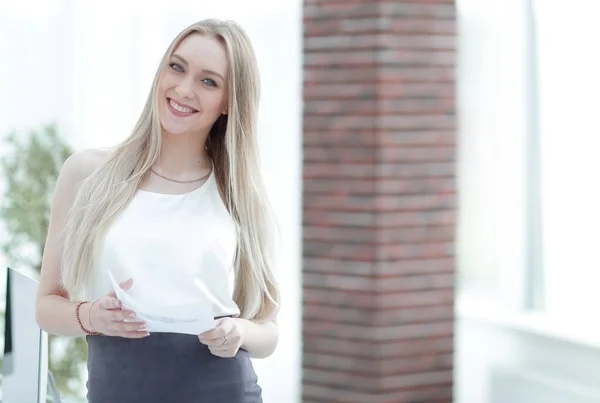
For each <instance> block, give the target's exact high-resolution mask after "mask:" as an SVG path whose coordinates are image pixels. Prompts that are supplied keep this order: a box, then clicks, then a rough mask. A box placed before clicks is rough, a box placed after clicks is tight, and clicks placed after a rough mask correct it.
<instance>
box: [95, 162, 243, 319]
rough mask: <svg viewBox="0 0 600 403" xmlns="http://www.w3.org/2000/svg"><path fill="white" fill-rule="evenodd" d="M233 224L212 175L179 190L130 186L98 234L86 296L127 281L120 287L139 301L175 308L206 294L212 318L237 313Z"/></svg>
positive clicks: (99, 294)
mask: <svg viewBox="0 0 600 403" xmlns="http://www.w3.org/2000/svg"><path fill="white" fill-rule="evenodd" d="M236 245H237V241H236V231H235V225H234V223H233V220H232V219H231V216H230V215H229V212H228V211H227V209H226V208H225V205H224V204H223V201H222V199H221V196H220V194H219V191H218V187H217V182H216V180H215V177H214V170H213V173H211V174H210V176H209V177H208V179H207V180H206V181H205V182H204V184H202V186H200V187H199V188H198V189H196V190H193V191H191V192H189V193H185V194H181V195H169V194H160V193H153V192H150V191H146V190H138V191H137V193H136V195H135V196H134V199H133V200H132V202H131V203H130V204H129V205H128V206H127V208H126V209H125V210H124V211H123V213H122V214H121V215H120V216H119V218H118V219H117V220H116V221H115V222H114V223H113V225H112V226H111V227H110V228H109V230H108V232H107V233H106V236H105V239H104V242H103V245H102V249H101V250H100V256H99V259H100V260H99V265H98V272H97V273H96V278H95V281H92V282H91V284H90V287H89V288H88V295H89V298H90V299H92V300H94V299H96V298H100V297H102V296H104V295H106V294H107V293H108V292H109V291H111V290H112V289H113V286H112V283H111V281H110V279H109V276H108V272H109V271H110V272H111V273H112V275H113V277H114V279H115V280H116V281H117V282H122V281H125V280H127V279H129V278H133V281H134V282H133V286H132V288H131V289H130V290H129V291H128V294H129V295H131V297H132V298H134V299H135V300H136V301H137V302H138V303H139V304H141V305H144V306H154V305H156V304H161V305H170V306H174V305H178V304H184V303H189V302H191V301H194V300H196V299H197V298H198V297H199V296H201V297H207V298H208V299H209V300H210V301H211V302H212V305H213V312H214V315H215V317H218V316H226V315H233V316H237V315H239V313H240V311H239V308H238V306H237V305H236V304H235V302H234V301H233V299H232V293H233V284H234V271H233V265H234V258H235V250H236Z"/></svg>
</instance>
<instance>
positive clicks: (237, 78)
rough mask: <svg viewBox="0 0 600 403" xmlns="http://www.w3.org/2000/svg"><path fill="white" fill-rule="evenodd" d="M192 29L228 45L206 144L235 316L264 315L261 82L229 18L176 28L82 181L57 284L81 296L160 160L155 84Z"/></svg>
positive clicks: (268, 276) (270, 284)
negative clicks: (227, 217) (112, 140)
mask: <svg viewBox="0 0 600 403" xmlns="http://www.w3.org/2000/svg"><path fill="white" fill-rule="evenodd" d="M192 33H200V34H204V35H212V36H214V37H215V38H217V39H218V40H220V41H221V43H223V45H224V47H225V49H226V51H227V56H228V59H229V74H228V76H229V106H228V114H227V115H221V117H219V119H217V121H216V122H215V123H214V125H213V127H212V129H211V130H210V134H209V136H208V139H207V149H208V152H209V155H210V156H211V158H212V160H213V165H214V171H215V177H216V179H217V182H218V185H219V190H220V191H221V194H222V196H223V198H224V200H225V201H226V205H227V208H228V210H229V212H230V214H231V216H232V219H233V221H234V222H235V225H236V229H237V240H238V242H237V251H236V259H235V273H236V282H235V287H234V293H233V298H234V300H235V302H236V303H237V305H238V306H239V308H240V311H241V313H240V317H243V318H246V319H266V318H268V317H270V316H271V315H272V314H274V313H275V312H276V311H277V309H278V307H279V299H280V295H279V290H278V287H277V283H276V281H275V276H274V272H273V264H274V256H273V252H274V250H273V249H274V242H273V241H274V237H273V231H274V229H275V227H274V223H275V221H274V220H273V215H272V213H271V208H270V205H269V203H268V201H267V197H266V194H265V190H264V187H263V183H262V179H261V175H260V171H259V170H260V167H259V156H258V146H257V143H256V140H257V139H256V119H257V113H258V101H259V91H260V83H259V75H258V67H257V63H256V58H255V54H254V50H253V48H252V45H251V43H250V41H249V39H248V37H247V35H246V34H245V32H244V31H243V30H242V29H241V28H240V27H239V26H238V25H237V24H235V23H234V22H231V21H218V20H213V19H210V20H204V21H200V22H198V23H195V24H192V25H190V26H189V27H187V28H185V29H184V30H183V31H182V32H181V33H180V34H179V35H177V37H176V38H175V39H174V40H173V42H171V44H170V46H169V48H168V49H167V51H166V52H165V54H164V56H163V58H162V60H161V62H160V65H159V67H158V69H157V72H156V74H155V76H154V81H153V83H152V89H151V91H150V94H149V96H148V99H147V101H146V104H145V106H144V109H143V111H142V113H141V115H140V117H139V119H138V121H137V124H136V125H135V127H134V129H133V132H132V133H131V135H130V136H129V137H128V138H127V139H125V141H123V142H122V143H121V144H119V145H118V146H117V147H116V149H115V150H114V152H112V153H111V155H110V157H109V158H108V159H107V160H106V161H105V162H103V163H102V164H101V165H100V166H99V167H98V168H97V169H96V170H95V171H94V172H93V173H92V174H91V175H90V176H89V177H88V178H86V179H85V180H84V181H82V182H81V183H80V186H79V189H78V192H77V196H76V198H75V200H74V204H73V208H72V209H71V211H70V215H69V219H68V222H67V226H66V233H65V246H64V251H63V255H62V267H61V274H62V286H63V288H64V289H65V290H66V291H67V292H68V293H69V295H70V296H71V298H85V289H86V285H87V284H88V282H90V281H93V278H94V275H95V270H96V266H97V261H98V252H99V249H100V245H101V244H102V240H103V238H104V234H105V233H106V230H107V229H108V227H109V226H110V225H111V224H112V223H113V221H114V220H115V219H116V218H117V217H118V216H119V214H120V213H121V212H122V211H123V210H124V209H125V207H126V206H127V205H128V204H129V202H130V201H131V200H132V198H133V196H134V195H135V193H136V191H137V190H138V188H139V186H140V184H141V183H142V181H143V180H144V178H145V177H146V176H147V175H148V172H149V170H150V167H151V166H152V164H153V163H154V162H155V161H156V160H157V159H158V157H159V153H160V147H161V139H162V137H161V125H160V121H159V117H158V109H157V87H158V84H159V81H160V76H161V73H162V71H163V70H164V69H165V67H166V66H167V63H168V59H169V57H170V56H171V54H172V53H173V52H174V51H175V49H176V48H177V46H178V45H179V43H181V41H182V40H183V39H184V38H185V37H187V36H188V35H190V34H192Z"/></svg>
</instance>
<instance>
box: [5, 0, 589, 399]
mask: <svg viewBox="0 0 600 403" xmlns="http://www.w3.org/2000/svg"><path fill="white" fill-rule="evenodd" d="M599 14H600V2H599V1H598V0H570V1H565V0H554V1H550V0H504V1H502V2H499V1H493V0H457V1H451V0H421V1H419V0H397V1H386V0H371V1H367V0H304V1H302V0H286V1H271V0H256V1H253V2H249V1H242V0H228V1H220V2H216V1H213V2H208V1H202V0H195V1H191V0H189V1H188V0H171V1H169V2H163V1H157V2H143V1H141V0H136V1H134V0H130V1H114V0H108V1H104V2H92V1H87V0H78V1H75V0H38V1H36V0H20V1H9V0H0V55H1V56H0V57H1V60H2V62H1V63H0V95H1V96H0V161H1V162H2V163H1V164H0V194H2V195H3V196H2V198H1V199H0V244H2V245H3V251H2V252H0V268H2V269H3V270H4V268H6V267H7V266H10V267H12V268H15V269H18V270H19V271H21V272H23V273H31V275H32V276H33V277H35V276H36V273H37V271H38V270H39V264H40V257H41V254H40V253H41V250H42V248H43V240H44V237H45V227H46V225H47V214H48V203H49V197H50V195H51V192H52V190H53V185H54V181H55V180H56V175H57V172H58V169H59V168H60V165H61V164H62V161H64V158H66V155H68V154H69V153H70V152H72V151H73V150H80V149H84V148H90V147H104V146H111V145H114V144H116V143H118V142H119V141H121V140H122V139H124V138H125V137H126V136H127V135H128V134H129V132H130V130H131V129H132V127H133V124H134V122H135V121H136V119H137V117H138V114H139V113H140V111H141V108H142V105H143V102H144V100H145V97H146V96H147V93H148V91H149V89H150V84H151V81H152V78H153V75H154V73H155V69H156V67H157V65H158V62H159V60H160V57H161V56H162V54H163V52H164V50H165V49H166V47H167V46H168V44H169V43H170V41H171V40H172V38H173V37H174V36H175V35H176V34H177V33H178V32H179V31H180V30H181V29H182V28H183V27H185V26H186V25H188V24H189V23H192V22H194V21H197V20H200V19H204V18H208V17H217V18H224V19H233V20H236V21H237V22H239V23H240V24H241V25H242V26H243V27H244V28H245V29H246V30H247V32H248V33H249V35H250V37H251V39H252V41H253V44H254V46H255V49H256V52H257V57H258V62H259V67H260V71H261V80H262V97H261V109H260V116H259V136H260V144H261V148H262V157H263V171H264V175H265V179H266V182H267V188H268V191H269V194H270V197H271V199H272V201H273V205H274V207H275V210H276V213H277V216H278V220H279V224H280V227H281V234H282V251H281V256H280V259H279V262H278V276H279V279H280V282H281V287H282V291H283V307H282V312H281V319H280V328H281V332H280V334H281V336H280V344H279V346H278V349H277V351H276V353H275V354H274V355H273V356H272V357H270V358H268V359H265V360H255V367H256V370H257V373H258V375H259V379H260V383H261V385H262V386H263V389H264V400H265V403H288V402H289V403H299V402H303V403H321V402H361V403H363V402H364V403H366V402H380V403H396V402H397V403H417V402H427V403H429V402H431V403H433V402H456V403H538V402H539V403H559V402H560V403H591V402H600V386H598V385H600V321H598V320H597V308H598V307H599V306H600V294H599V293H596V292H595V291H596V288H597V286H598V284H600V270H599V269H598V263H599V262H600V260H599V259H598V257H597V250H598V248H597V247H596V245H595V241H594V239H595V238H594V236H595V235H594V234H595V233H596V229H597V228H599V226H600V212H599V209H598V207H597V206H599V205H600V191H599V190H598V188H596V186H595V185H594V183H595V182H594V178H595V174H594V172H595V171H594V169H596V168H599V167H600V166H599V165H600V159H599V158H598V157H597V156H596V151H597V148H598V146H599V145H600V140H599V136H598V134H599V133H600V131H599V129H600V120H599V119H598V118H597V115H598V113H597V112H596V111H595V107H596V105H597V104H598V102H597V101H595V99H596V94H598V93H600V74H598V72H599V71H600V56H599V54H598V52H596V51H594V50H593V49H594V43H597V38H599V37H600V28H599V27H600V26H599V25H598V24H596V20H597V17H596V16H597V15H599ZM4 273H5V272H4V271H3V272H2V273H1V274H2V275H1V276H0V278H1V279H2V282H3V283H2V284H0V289H1V290H2V292H3V293H4V290H5V289H6V286H5V284H4V283H5V278H6V275H5V274H4ZM11 293H12V294H13V298H17V297H18V298H19V299H20V300H21V301H29V300H31V299H32V298H35V296H34V295H29V294H26V293H25V292H24V290H22V292H21V293H20V294H19V290H12V291H11ZM0 301H6V298H1V299H0ZM13 301H14V299H13ZM23 303H25V302H23ZM15 305H16V306H15ZM13 306H15V307H14V308H12V309H17V310H18V309H19V306H20V305H19V304H14V303H13ZM23 340H25V339H23ZM49 343H50V350H49V367H50V370H51V371H52V373H53V375H54V378H55V379H56V383H57V385H58V389H59V390H60V393H61V395H62V396H63V401H66V402H83V401H85V398H84V396H85V377H86V373H85V359H86V355H87V351H86V345H85V343H84V342H83V339H81V338H80V339H68V338H60V337H51V338H50V339H49ZM11 344H12V349H16V350H18V349H28V348H31V349H32V351H35V350H36V349H37V348H38V346H28V345H25V346H24V345H23V344H26V343H25V342H24V341H21V343H20V342H19V338H16V339H15V337H13V340H12V342H11ZM16 365H18V363H16V362H13V363H12V364H11V366H16ZM165 370H168V368H166V369H165ZM3 373H4V374H5V377H8V376H11V375H10V374H9V373H10V371H7V370H6V366H5V368H4V371H3ZM7 374H8V375H7ZM23 387H25V385H23Z"/></svg>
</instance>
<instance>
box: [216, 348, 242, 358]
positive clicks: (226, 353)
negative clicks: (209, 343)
mask: <svg viewBox="0 0 600 403" xmlns="http://www.w3.org/2000/svg"><path fill="white" fill-rule="evenodd" d="M210 352H211V354H213V355H216V356H217V357H223V358H231V357H235V355H236V354H237V350H231V349H230V350H211V351H210Z"/></svg>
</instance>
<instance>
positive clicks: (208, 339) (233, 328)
mask: <svg viewBox="0 0 600 403" xmlns="http://www.w3.org/2000/svg"><path fill="white" fill-rule="evenodd" d="M198 339H199V340H200V343H202V344H205V345H207V346H208V349H209V350H210V352H211V353H212V354H214V355H216V356H218V357H223V358H231V357H235V355H236V354H237V352H238V350H239V349H240V347H241V345H242V332H241V328H240V326H239V324H238V322H237V320H236V319H234V318H230V317H226V318H221V319H217V320H216V321H215V328H214V329H212V330H209V331H207V332H204V333H202V334H200V335H199V336H198Z"/></svg>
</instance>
